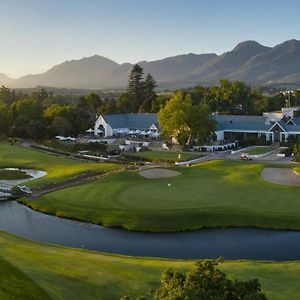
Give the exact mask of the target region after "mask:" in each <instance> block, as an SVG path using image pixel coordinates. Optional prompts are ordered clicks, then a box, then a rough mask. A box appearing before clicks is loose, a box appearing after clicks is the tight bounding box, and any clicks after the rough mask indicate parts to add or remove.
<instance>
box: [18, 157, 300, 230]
mask: <svg viewBox="0 0 300 300" xmlns="http://www.w3.org/2000/svg"><path fill="white" fill-rule="evenodd" d="M266 166H267V165H264V164H261V163H245V162H240V161H230V160H214V161H209V162H204V163H201V164H198V165H194V166H192V167H188V168H179V167H177V168H176V167H173V168H171V170H173V171H174V170H175V171H177V172H178V174H177V176H172V177H158V178H146V177H144V176H141V174H140V173H139V172H137V171H127V172H122V173H117V174H114V175H110V176H107V177H105V178H101V179H99V180H97V181H93V182H90V183H86V184H83V185H80V186H75V187H71V188H67V189H64V190H59V191H56V192H53V193H48V194H46V195H44V196H42V197H41V198H37V199H33V200H30V199H23V200H22V202H23V203H25V204H26V205H28V206H30V207H31V208H33V209H35V210H39V211H42V212H46V213H49V214H54V215H57V216H62V217H66V218H72V219H78V220H82V221H86V222H91V223H95V224H103V225H104V226H114V227H122V228H125V229H128V230H134V231H154V232H164V231H184V230H196V229H200V228H206V227H230V226H234V227H236V226H242V227H244V226H247V227H262V228H273V229H294V230H297V229H300V217H299V216H300V203H299V197H300V188H299V187H297V186H287V185H280V184H273V183H269V182H267V181H265V180H263V179H262V178H261V176H260V173H261V172H262V170H263V169H264V168H265V167H266ZM276 167H277V168H278V167H288V166H284V165H277V166H276ZM69 195H72V197H70V196H69Z"/></svg>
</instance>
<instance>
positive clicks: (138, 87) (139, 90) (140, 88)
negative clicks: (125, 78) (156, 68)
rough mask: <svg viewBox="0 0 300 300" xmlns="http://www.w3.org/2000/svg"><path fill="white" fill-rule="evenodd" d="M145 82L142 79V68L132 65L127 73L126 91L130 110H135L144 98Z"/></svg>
mask: <svg viewBox="0 0 300 300" xmlns="http://www.w3.org/2000/svg"><path fill="white" fill-rule="evenodd" d="M144 89H145V82H144V81H143V69H142V68H141V67H140V66H139V65H138V64H136V65H134V66H133V69H132V71H131V73H130V75H129V82H128V88H127V93H128V97H129V99H130V104H131V111H132V112H137V111H138V109H139V107H140V106H141V105H142V104H143V102H144V100H145V93H144Z"/></svg>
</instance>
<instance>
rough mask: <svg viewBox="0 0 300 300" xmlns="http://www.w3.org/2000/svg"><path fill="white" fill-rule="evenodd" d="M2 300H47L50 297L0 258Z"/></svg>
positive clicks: (0, 291) (0, 293)
mask: <svg viewBox="0 0 300 300" xmlns="http://www.w3.org/2000/svg"><path fill="white" fill-rule="evenodd" d="M0 299H1V300H14V299H16V300H19V299H22V300H31V299H32V300H34V299H35V300H42V299H45V300H46V299H50V297H49V296H48V295H47V294H46V293H45V292H44V291H43V290H42V289H41V288H40V287H39V286H38V285H36V284H35V283H34V282H33V281H32V280H31V279H30V278H29V277H27V276H26V275H25V274H24V273H22V272H21V271H19V270H18V269H17V268H15V267H14V266H13V265H11V264H10V263H8V262H7V261H5V260H4V259H3V258H2V257H1V256H0Z"/></svg>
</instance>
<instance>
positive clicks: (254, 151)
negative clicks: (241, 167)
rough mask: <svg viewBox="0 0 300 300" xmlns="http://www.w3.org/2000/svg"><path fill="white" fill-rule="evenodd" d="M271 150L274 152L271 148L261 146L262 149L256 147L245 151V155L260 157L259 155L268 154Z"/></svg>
mask: <svg viewBox="0 0 300 300" xmlns="http://www.w3.org/2000/svg"><path fill="white" fill-rule="evenodd" d="M273 150H274V148H272V147H269V146H262V147H256V148H254V149H252V150H250V151H247V153H248V154H250V155H261V154H266V153H269V152H271V151H273Z"/></svg>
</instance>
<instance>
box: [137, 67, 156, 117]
mask: <svg viewBox="0 0 300 300" xmlns="http://www.w3.org/2000/svg"><path fill="white" fill-rule="evenodd" d="M156 86H157V85H156V81H155V79H154V78H153V77H152V75H151V74H150V73H148V75H147V76H146V80H145V85H144V98H145V100H144V102H143V104H142V105H141V106H140V108H139V110H140V111H141V112H151V110H152V103H153V102H154V101H155V99H156V98H157V94H156V93H155V88H156Z"/></svg>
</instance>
